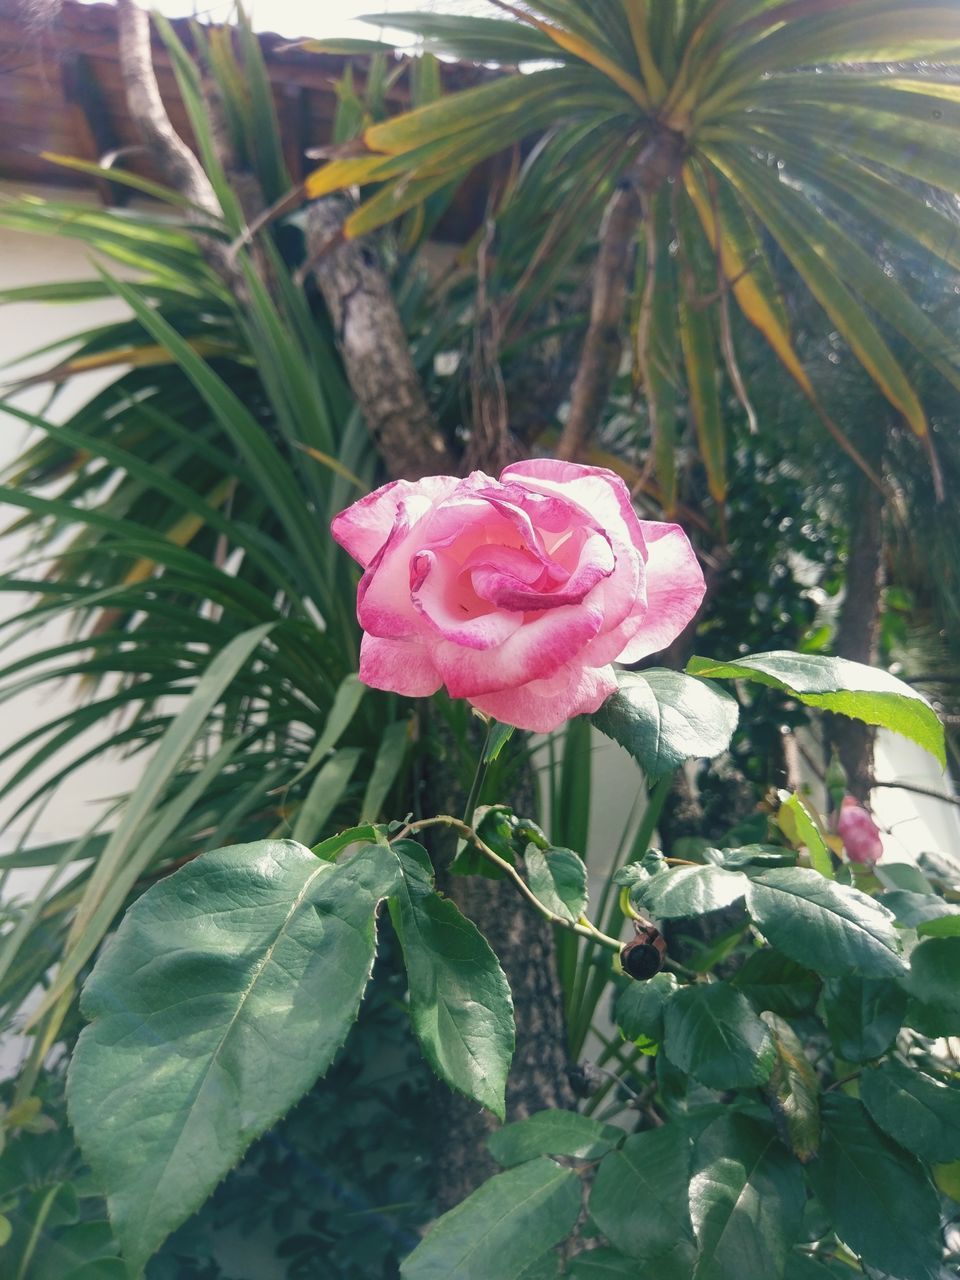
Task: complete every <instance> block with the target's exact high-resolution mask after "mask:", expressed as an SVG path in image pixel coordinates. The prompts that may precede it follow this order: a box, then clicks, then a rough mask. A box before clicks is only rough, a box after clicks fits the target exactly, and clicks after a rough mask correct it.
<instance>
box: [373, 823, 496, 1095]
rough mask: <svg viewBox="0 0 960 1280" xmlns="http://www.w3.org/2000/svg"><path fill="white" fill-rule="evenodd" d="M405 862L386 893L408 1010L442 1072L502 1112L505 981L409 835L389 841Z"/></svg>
mask: <svg viewBox="0 0 960 1280" xmlns="http://www.w3.org/2000/svg"><path fill="white" fill-rule="evenodd" d="M393 848H394V850H395V852H396V854H397V857H398V858H399V859H400V864H401V867H402V868H403V878H402V880H401V883H400V886H399V888H398V890H397V892H396V893H395V894H394V895H393V896H392V897H391V898H390V918H391V920H392V921H393V927H394V929H395V930H396V933H397V937H398V938H399V940H400V946H401V948H402V950H403V960H404V964H405V966H406V969H407V975H408V978H409V982H410V1018H411V1021H412V1023H413V1029H414V1032H415V1034H416V1036H417V1039H418V1041H419V1042H420V1046H421V1048H422V1050H423V1053H424V1056H425V1057H426V1059H427V1061H428V1062H429V1063H430V1065H431V1067H433V1069H434V1071H436V1073H437V1075H438V1076H440V1078H441V1079H442V1080H445V1081H446V1082H447V1084H449V1085H450V1086H451V1087H452V1088H454V1089H459V1090H460V1091H461V1092H462V1093H464V1094H466V1095H467V1097H468V1098H472V1099H473V1100H474V1101H475V1102H478V1103H479V1104H480V1105H481V1106H485V1107H488V1108H489V1109H490V1110H491V1111H492V1112H493V1113H494V1114H495V1115H497V1116H499V1117H500V1119H501V1120H502V1119H503V1117H504V1087H505V1085H506V1079H507V1071H508V1070H509V1067H510V1059H511V1058H512V1056H513V1042H514V1025H513V1003H512V1001H511V998H510V988H509V986H508V985H507V980H506V978H505V977H504V975H503V970H502V969H501V968H500V964H499V961H498V960H497V957H496V956H495V955H494V953H493V952H492V951H491V950H490V947H489V945H488V944H487V942H486V940H485V939H484V937H483V935H482V934H481V933H479V932H478V930H477V927H476V925H474V924H473V923H472V922H471V921H469V920H467V919H465V917H464V916H462V915H461V913H460V912H459V910H458V909H457V907H456V906H455V905H454V904H453V903H452V902H450V901H449V900H448V899H446V898H441V897H440V895H439V894H437V893H435V892H434V890H433V868H432V866H431V864H430V860H429V858H428V857H427V854H426V852H425V850H423V849H422V848H421V847H420V846H419V845H417V844H414V843H413V842H412V841H397V843H396V844H394V846H393Z"/></svg>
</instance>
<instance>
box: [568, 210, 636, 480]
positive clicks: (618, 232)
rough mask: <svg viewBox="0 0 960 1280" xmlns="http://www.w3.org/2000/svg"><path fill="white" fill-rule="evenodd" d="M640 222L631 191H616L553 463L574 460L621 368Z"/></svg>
mask: <svg viewBox="0 0 960 1280" xmlns="http://www.w3.org/2000/svg"><path fill="white" fill-rule="evenodd" d="M639 219H640V203H639V201H638V199H637V195H636V193H635V191H634V190H633V188H632V186H623V187H619V188H618V189H617V190H616V192H615V193H614V195H613V198H612V199H611V200H610V203H609V204H608V205H607V208H606V212H605V213H604V217H603V226H602V227H601V230H600V248H599V252H598V254H597V261H596V265H595V266H594V274H593V294H592V297H591V299H590V323H589V326H588V328H587V334H586V337H585V338H584V342H583V351H582V352H581V355H580V363H579V365H578V367H577V374H576V377H575V378H574V382H573V388H572V390H571V393H570V412H569V414H568V416H567V421H566V424H565V426H564V428H563V434H562V435H561V437H560V443H559V444H558V446H557V457H558V458H562V459H564V460H565V461H567V462H569V461H572V460H573V459H574V458H576V457H578V456H579V454H580V453H581V451H582V449H583V447H584V445H585V444H586V441H587V439H588V438H589V436H590V435H591V434H592V433H593V431H594V429H595V428H596V425H597V422H598V421H599V418H600V414H601V412H602V411H603V406H604V404H605V403H606V400H607V396H608V394H609V392H610V385H611V383H612V382H613V378H614V375H615V374H616V372H617V365H618V364H619V362H620V349H621V342H620V326H621V322H622V320H623V312H624V307H625V306H626V300H627V276H628V274H629V262H630V253H631V248H632V245H633V241H634V237H635V235H636V230H637V223H638V221H639Z"/></svg>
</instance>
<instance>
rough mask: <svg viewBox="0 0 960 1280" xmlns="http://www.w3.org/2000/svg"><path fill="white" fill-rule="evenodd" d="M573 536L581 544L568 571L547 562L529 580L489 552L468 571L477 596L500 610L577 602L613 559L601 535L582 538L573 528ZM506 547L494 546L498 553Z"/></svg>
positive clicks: (608, 569) (611, 566)
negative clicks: (575, 561)
mask: <svg viewBox="0 0 960 1280" xmlns="http://www.w3.org/2000/svg"><path fill="white" fill-rule="evenodd" d="M573 537H574V538H575V539H576V541H578V542H581V543H582V546H581V547H580V552H579V556H578V559H577V563H576V564H575V566H574V568H573V571H572V572H568V571H567V570H566V569H564V568H563V567H562V566H561V565H559V564H556V563H553V564H548V565H547V566H545V567H544V569H543V570H542V572H541V574H540V576H539V581H536V582H529V581H527V580H526V579H527V577H528V575H527V574H526V573H524V574H523V576H520V575H517V574H516V573H515V572H514V571H513V565H512V564H511V563H509V562H505V559H504V558H503V557H501V556H497V555H492V556H488V557H487V558H486V559H487V562H486V563H485V564H481V565H478V566H477V567H476V568H474V569H473V570H472V572H471V578H472V580H473V585H474V589H475V591H476V593H477V595H478V596H480V597H481V598H482V599H484V600H489V601H490V602H491V604H495V605H497V606H498V608H501V609H517V610H528V611H529V610H536V609H557V608H559V607H560V606H561V605H565V604H579V603H580V601H581V600H583V598H584V596H586V594H587V592H588V591H591V590H592V589H593V588H594V587H595V586H596V585H597V583H598V582H600V581H602V579H604V578H608V577H609V576H610V575H611V574H612V573H613V571H614V568H615V565H616V560H615V558H614V554H613V548H612V547H611V546H610V542H609V539H608V538H606V537H605V536H604V534H602V533H593V532H589V533H587V535H586V537H585V538H584V537H583V536H582V535H581V533H580V531H579V530H574V534H573ZM506 550H508V548H505V547H504V548H497V551H499V552H502V551H506Z"/></svg>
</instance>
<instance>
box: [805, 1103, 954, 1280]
mask: <svg viewBox="0 0 960 1280" xmlns="http://www.w3.org/2000/svg"><path fill="white" fill-rule="evenodd" d="M822 1111H823V1119H824V1133H823V1146H822V1147H821V1150H820V1156H819V1158H818V1159H817V1160H816V1161H814V1163H813V1164H811V1165H810V1166H809V1168H808V1170H807V1177H808V1178H809V1180H810V1183H811V1185H812V1187H813V1190H814V1192H815V1193H816V1195H817V1196H818V1198H819V1199H820V1201H821V1202H822V1204H823V1206H824V1208H825V1209H826V1211H827V1213H828V1214H829V1215H830V1217H831V1219H832V1221H833V1223H834V1225H835V1229H836V1231H837V1234H838V1235H839V1236H840V1239H841V1240H842V1241H843V1242H844V1244H846V1245H847V1246H848V1247H849V1248H850V1249H852V1250H853V1251H854V1253H858V1254H859V1255H860V1256H861V1258H862V1259H863V1261H864V1262H865V1263H866V1264H867V1265H868V1266H871V1267H876V1269H877V1270H878V1271H880V1272H882V1273H883V1274H890V1275H895V1276H897V1277H898V1280H938V1278H939V1275H940V1207H939V1204H938V1201H937V1195H936V1192H935V1191H934V1189H933V1187H932V1185H931V1184H930V1181H929V1179H928V1178H927V1176H926V1174H925V1173H924V1171H923V1169H922V1167H921V1166H920V1164H919V1163H918V1162H917V1161H916V1160H915V1159H914V1158H913V1156H910V1155H908V1154H907V1153H906V1152H905V1151H903V1150H901V1149H900V1148H899V1147H897V1146H895V1145H894V1143H892V1142H891V1141H890V1140H889V1139H888V1138H886V1137H884V1136H883V1134H881V1133H880V1132H879V1131H878V1130H877V1129H875V1128H874V1126H873V1125H872V1124H871V1122H870V1119H869V1117H868V1116H867V1114H866V1112H865V1111H864V1109H863V1107H862V1105H861V1104H860V1103H859V1102H858V1101H856V1100H855V1099H854V1098H846V1097H840V1096H838V1095H836V1094H829V1095H827V1096H825V1097H824V1099H823V1106H822Z"/></svg>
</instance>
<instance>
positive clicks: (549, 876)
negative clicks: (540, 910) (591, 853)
mask: <svg viewBox="0 0 960 1280" xmlns="http://www.w3.org/2000/svg"><path fill="white" fill-rule="evenodd" d="M523 860H524V862H525V863H526V868H527V879H528V881H529V883H530V888H531V889H532V890H533V892H534V893H535V894H536V896H537V897H538V898H539V899H540V901H541V902H542V903H543V905H544V906H545V907H549V909H550V910H551V911H553V912H554V913H555V914H556V915H558V916H562V917H563V918H564V919H565V920H579V919H580V917H581V916H582V915H583V913H584V911H585V910H586V908H587V868H586V867H585V866H584V863H583V859H582V858H581V857H580V855H579V854H578V853H574V852H573V850H572V849H555V848H553V847H552V846H551V847H550V848H548V849H538V848H537V846H536V845H535V844H528V845H527V850H526V853H525V854H524V858H523Z"/></svg>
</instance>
